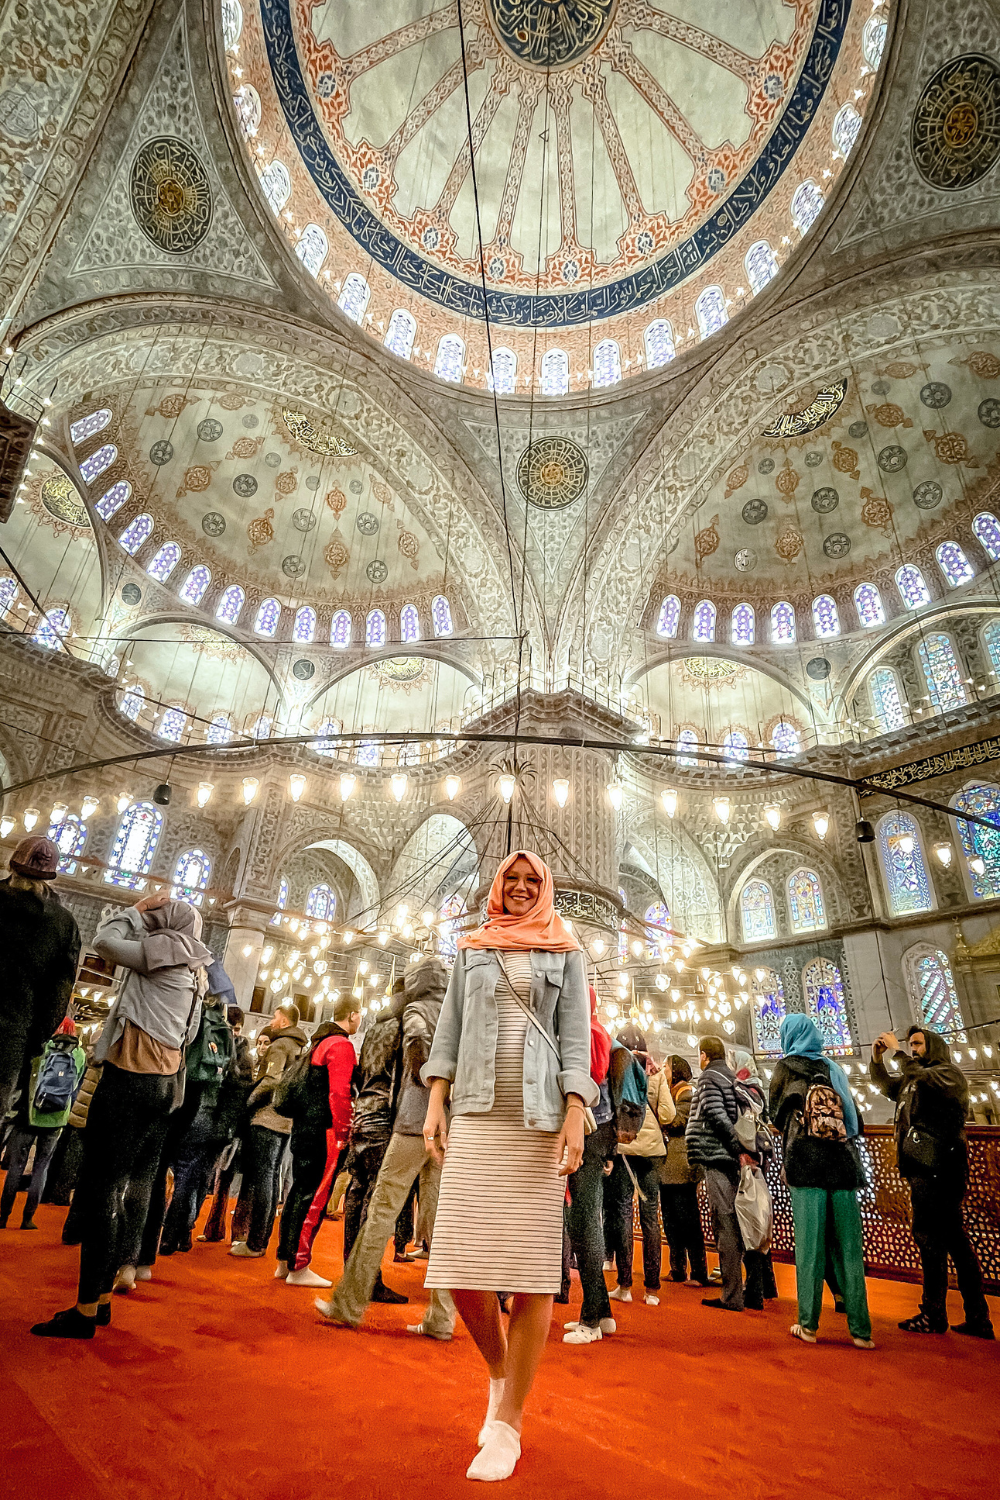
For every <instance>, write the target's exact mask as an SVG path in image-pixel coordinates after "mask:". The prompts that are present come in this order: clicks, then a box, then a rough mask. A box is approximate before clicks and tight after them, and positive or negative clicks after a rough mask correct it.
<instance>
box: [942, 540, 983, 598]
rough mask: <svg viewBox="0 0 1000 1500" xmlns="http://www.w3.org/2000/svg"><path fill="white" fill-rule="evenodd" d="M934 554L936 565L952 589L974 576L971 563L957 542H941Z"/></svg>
mask: <svg viewBox="0 0 1000 1500" xmlns="http://www.w3.org/2000/svg"><path fill="white" fill-rule="evenodd" d="M935 556H936V557H937V560H938V567H939V568H940V569H941V572H942V573H943V574H944V576H945V578H946V579H947V581H948V582H949V583H950V584H951V586H952V588H953V589H955V588H958V586H959V584H961V583H968V581H969V579H970V578H974V577H975V571H974V569H973V567H972V564H971V563H970V562H969V559H968V558H967V557H966V555H965V553H964V552H963V551H962V549H961V547H960V546H959V545H958V543H957V542H942V543H941V545H940V547H939V548H938V549H937V552H936V553H935Z"/></svg>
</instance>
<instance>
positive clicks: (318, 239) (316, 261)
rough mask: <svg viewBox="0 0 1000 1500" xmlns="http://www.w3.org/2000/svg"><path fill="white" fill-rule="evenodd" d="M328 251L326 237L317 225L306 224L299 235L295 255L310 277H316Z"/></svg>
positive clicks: (328, 246)
mask: <svg viewBox="0 0 1000 1500" xmlns="http://www.w3.org/2000/svg"><path fill="white" fill-rule="evenodd" d="M329 249H330V245H329V242H328V240H327V237H326V235H325V234H324V233H323V231H322V229H320V227H319V225H318V224H307V225H306V227H305V229H303V231H302V233H301V234H300V235H299V242H298V244H297V245H296V246H295V254H296V255H297V256H298V258H299V260H300V261H301V262H302V264H303V265H304V266H305V268H306V270H307V271H308V272H309V274H310V276H318V275H319V273H320V270H321V268H322V265H323V262H324V261H325V260H326V257H327V253H328V251H329Z"/></svg>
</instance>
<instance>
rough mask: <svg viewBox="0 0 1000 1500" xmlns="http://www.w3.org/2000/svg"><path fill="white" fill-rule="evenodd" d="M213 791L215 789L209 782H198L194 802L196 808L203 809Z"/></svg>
mask: <svg viewBox="0 0 1000 1500" xmlns="http://www.w3.org/2000/svg"><path fill="white" fill-rule="evenodd" d="M214 791H215V787H214V785H213V783H212V782H211V781H199V783H198V790H197V792H195V801H196V802H197V804H198V806H199V807H205V806H206V804H207V803H208V799H209V797H211V795H212V793H213V792H214Z"/></svg>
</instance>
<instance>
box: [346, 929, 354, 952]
mask: <svg viewBox="0 0 1000 1500" xmlns="http://www.w3.org/2000/svg"><path fill="white" fill-rule="evenodd" d="M353 941H354V933H353V932H352V931H351V929H350V928H348V929H347V931H346V932H345V933H344V947H345V948H349V947H350V945H351V943H353Z"/></svg>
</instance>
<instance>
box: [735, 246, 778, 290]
mask: <svg viewBox="0 0 1000 1500" xmlns="http://www.w3.org/2000/svg"><path fill="white" fill-rule="evenodd" d="M743 265H744V268H745V270H746V273H747V278H748V280H749V282H750V290H751V291H752V292H753V294H754V296H756V295H757V293H758V292H762V291H763V290H764V288H765V287H766V286H767V283H768V282H769V281H773V280H774V278H775V277H776V276H777V274H778V257H777V256H776V255H775V253H774V251H773V250H772V249H771V247H770V245H769V244H768V243H767V240H758V241H757V243H756V245H751V246H750V249H749V250H748V251H747V253H746V256H745V257H744V260H743Z"/></svg>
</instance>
